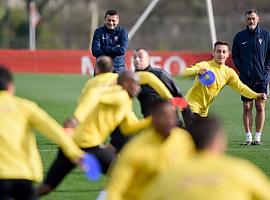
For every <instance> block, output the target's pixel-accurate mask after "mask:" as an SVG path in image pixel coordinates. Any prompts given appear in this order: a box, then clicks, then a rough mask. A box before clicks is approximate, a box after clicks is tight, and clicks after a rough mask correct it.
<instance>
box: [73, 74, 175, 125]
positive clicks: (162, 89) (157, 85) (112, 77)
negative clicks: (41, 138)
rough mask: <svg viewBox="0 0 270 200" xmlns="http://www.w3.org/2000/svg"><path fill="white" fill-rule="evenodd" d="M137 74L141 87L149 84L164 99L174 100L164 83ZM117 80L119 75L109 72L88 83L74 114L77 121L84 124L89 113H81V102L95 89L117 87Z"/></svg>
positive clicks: (154, 77)
mask: <svg viewBox="0 0 270 200" xmlns="http://www.w3.org/2000/svg"><path fill="white" fill-rule="evenodd" d="M136 74H137V75H138V76H139V81H140V84H141V85H144V84H148V85H149V86H150V87H152V88H153V89H154V90H155V91H156V92H157V93H158V94H159V95H160V96H161V97H162V98H164V99H170V98H172V95H171V93H170V91H169V90H168V89H167V88H166V86H165V85H164V84H163V83H162V81H160V80H159V79H158V78H157V77H156V76H155V75H154V74H152V73H150V72H136ZM117 78H118V74H116V73H110V72H108V73H104V74H100V75H97V76H96V77H94V78H93V79H90V80H89V81H87V83H86V85H85V86H84V88H83V90H82V93H81V96H80V98H79V102H78V106H77V108H76V110H75V112H74V116H75V117H76V119H78V120H79V121H80V122H82V121H83V120H84V118H85V117H86V116H85V114H87V113H86V112H84V111H81V110H83V109H84V108H83V106H82V105H80V104H81V102H85V101H84V98H85V97H86V96H87V95H88V93H89V92H91V91H90V90H91V89H95V88H97V87H104V86H111V85H115V84H116V82H117ZM89 102H91V101H89Z"/></svg>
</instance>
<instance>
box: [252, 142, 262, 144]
mask: <svg viewBox="0 0 270 200" xmlns="http://www.w3.org/2000/svg"><path fill="white" fill-rule="evenodd" d="M252 145H262V142H261V141H254V142H253V143H252Z"/></svg>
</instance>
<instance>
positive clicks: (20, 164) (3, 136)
mask: <svg viewBox="0 0 270 200" xmlns="http://www.w3.org/2000/svg"><path fill="white" fill-rule="evenodd" d="M13 94H14V85H13V81H12V74H11V73H10V72H9V71H8V70H7V69H6V68H4V67H0V159H1V162H0V199H17V200H19V199H23V200H30V199H31V200H34V199H37V197H36V194H35V191H34V188H33V182H40V181H42V177H43V172H42V162H41V159H40V155H39V152H38V149H37V144H36V136H35V134H34V129H36V130H38V131H39V132H40V133H41V134H42V135H44V136H45V137H47V138H48V139H50V140H51V141H53V142H54V143H56V144H58V145H59V146H60V148H61V149H62V150H63V153H64V154H65V156H67V157H68V158H69V159H70V160H71V161H73V162H74V161H76V162H78V161H79V160H80V159H81V158H82V156H83V151H82V150H81V149H80V148H79V147H77V145H76V144H75V143H74V142H73V141H72V139H71V138H69V137H67V136H66V134H65V133H64V130H63V128H62V127H61V126H60V125H59V124H58V123H57V122H56V121H55V120H54V119H53V118H51V117H50V116H49V115H48V114H47V113H46V112H45V111H43V110H42V109H41V108H40V107H39V106H38V105H37V104H36V103H34V102H32V101H29V100H27V99H23V98H19V97H16V96H14V95H13Z"/></svg>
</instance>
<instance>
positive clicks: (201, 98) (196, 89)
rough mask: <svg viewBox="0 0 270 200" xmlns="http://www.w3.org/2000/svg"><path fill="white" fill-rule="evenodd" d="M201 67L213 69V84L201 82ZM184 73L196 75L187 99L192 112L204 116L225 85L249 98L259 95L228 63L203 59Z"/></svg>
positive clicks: (185, 74) (184, 74)
mask: <svg viewBox="0 0 270 200" xmlns="http://www.w3.org/2000/svg"><path fill="white" fill-rule="evenodd" d="M201 68H205V69H207V70H211V71H212V72H213V73H214V74H215V76H216V80H215V82H214V83H213V84H212V85H210V86H204V85H202V84H201V83H200V81H199V76H198V73H199V70H200V69H201ZM182 75H183V76H196V77H195V81H194V84H193V86H192V88H191V89H190V90H189V91H188V93H187V95H186V100H187V101H188V103H189V106H190V109H191V110H192V112H193V113H198V114H199V115H201V116H202V117H206V116H207V115H208V110H209V106H210V104H211V103H212V101H213V100H214V99H215V97H216V96H217V95H218V93H219V92H220V90H221V89H222V88H223V87H224V86H225V85H229V86H230V87H232V88H233V89H234V90H236V91H237V92H239V93H240V94H241V95H243V96H245V97H247V98H250V99H255V98H257V97H258V94H257V93H256V92H254V91H252V90H251V89H250V88H249V87H247V86H246V85H245V84H243V83H242V82H241V81H240V79H239V77H238V75H237V74H236V72H235V71H234V70H233V69H231V68H229V67H228V66H226V65H218V64H217V63H216V62H215V61H214V60H209V61H203V62H200V63H197V64H195V65H194V66H192V67H190V68H186V69H185V71H184V72H183V74H182Z"/></svg>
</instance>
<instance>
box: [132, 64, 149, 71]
mask: <svg viewBox="0 0 270 200" xmlns="http://www.w3.org/2000/svg"><path fill="white" fill-rule="evenodd" d="M151 68H152V67H151V65H148V67H146V68H145V69H136V70H135V71H136V72H142V71H147V72H149V71H150V70H151Z"/></svg>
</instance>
